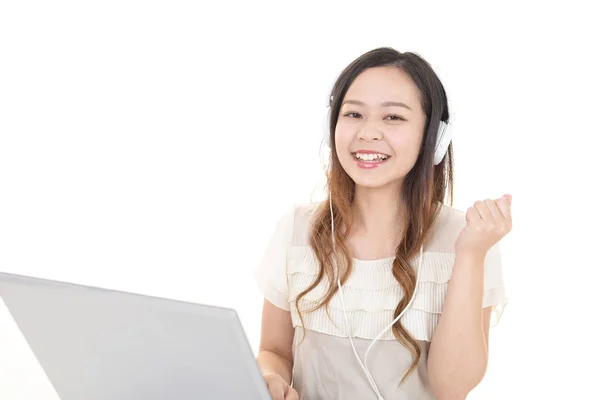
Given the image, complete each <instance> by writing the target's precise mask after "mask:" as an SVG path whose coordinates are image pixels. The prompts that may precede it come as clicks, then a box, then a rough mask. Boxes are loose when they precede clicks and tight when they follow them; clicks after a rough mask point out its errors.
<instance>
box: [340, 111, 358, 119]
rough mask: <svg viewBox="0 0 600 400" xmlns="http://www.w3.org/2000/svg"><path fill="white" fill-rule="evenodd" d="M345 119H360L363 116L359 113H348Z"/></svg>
mask: <svg viewBox="0 0 600 400" xmlns="http://www.w3.org/2000/svg"><path fill="white" fill-rule="evenodd" d="M344 117H350V118H360V117H361V115H360V114H359V113H357V112H348V113H346V114H344Z"/></svg>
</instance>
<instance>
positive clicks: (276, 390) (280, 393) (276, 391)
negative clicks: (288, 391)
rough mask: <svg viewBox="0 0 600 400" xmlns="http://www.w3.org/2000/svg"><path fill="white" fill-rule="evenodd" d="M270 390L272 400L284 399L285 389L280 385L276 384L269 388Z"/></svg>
mask: <svg viewBox="0 0 600 400" xmlns="http://www.w3.org/2000/svg"><path fill="white" fill-rule="evenodd" d="M269 389H270V392H271V396H273V400H285V389H284V388H283V386H281V385H277V387H271V388H269Z"/></svg>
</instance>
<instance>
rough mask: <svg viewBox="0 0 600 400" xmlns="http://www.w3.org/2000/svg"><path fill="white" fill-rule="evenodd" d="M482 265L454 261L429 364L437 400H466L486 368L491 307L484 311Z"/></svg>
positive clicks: (478, 261)
mask: <svg viewBox="0 0 600 400" xmlns="http://www.w3.org/2000/svg"><path fill="white" fill-rule="evenodd" d="M483 262H484V259H483V258H480V257H471V256H466V255H464V256H462V255H457V257H456V259H455V264H454V268H453V271H452V276H451V279H450V282H449V284H448V292H447V294H446V299H445V302H444V309H443V311H442V315H441V316H440V320H439V322H438V325H437V328H436V330H435V333H434V335H433V338H432V341H431V347H430V350H429V358H428V365H427V368H428V371H429V377H430V381H431V386H432V389H433V393H434V395H435V398H436V399H438V400H447V399H449V400H455V399H457V400H458V399H460V400H463V399H465V398H466V397H467V395H468V393H469V392H470V391H471V390H472V389H473V388H474V387H475V386H477V385H478V384H479V382H480V381H481V380H482V379H483V377H484V375H485V371H486V369H487V362H488V333H489V327H490V314H491V308H489V307H488V308H486V309H483V274H484V269H483Z"/></svg>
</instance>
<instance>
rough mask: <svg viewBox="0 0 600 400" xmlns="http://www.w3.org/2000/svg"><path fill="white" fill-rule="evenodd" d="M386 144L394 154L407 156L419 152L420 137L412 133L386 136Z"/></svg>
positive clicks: (397, 133)
mask: <svg viewBox="0 0 600 400" xmlns="http://www.w3.org/2000/svg"><path fill="white" fill-rule="evenodd" d="M387 142H388V144H389V145H390V147H391V148H392V150H394V152H396V153H399V154H404V155H409V154H413V153H418V152H419V148H420V146H421V135H418V134H415V133H414V132H402V133H400V132H396V133H395V134H393V135H392V134H390V135H388V136H387Z"/></svg>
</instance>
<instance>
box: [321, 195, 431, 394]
mask: <svg viewBox="0 0 600 400" xmlns="http://www.w3.org/2000/svg"><path fill="white" fill-rule="evenodd" d="M329 212H330V216H331V238H332V245H333V264H334V266H335V274H336V279H337V284H338V289H339V291H340V299H341V300H342V309H343V314H344V323H345V325H346V335H347V336H348V339H349V340H350V345H351V346H352V350H353V351H354V355H355V356H356V359H357V360H358V363H359V364H360V366H361V368H362V369H363V371H364V373H365V376H366V377H367V379H368V380H369V383H370V384H371V387H372V388H373V391H374V392H375V394H377V400H384V398H383V396H382V395H381V393H380V392H379V389H378V388H377V384H376V383H375V379H373V376H372V375H371V373H370V372H369V368H368V367H367V357H368V356H369V352H370V351H371V348H372V347H373V345H374V344H375V343H376V342H377V341H378V340H379V339H380V338H381V336H383V334H385V332H387V330H388V329H390V328H391V327H393V326H394V324H395V323H396V322H397V321H398V320H399V319H400V318H402V316H403V315H404V313H405V312H406V310H408V308H409V307H410V305H411V304H412V302H413V300H414V299H415V295H416V293H417V285H418V283H419V275H420V272H421V264H422V262H423V246H421V250H420V252H419V265H418V267H417V280H416V283H415V290H414V291H413V294H412V296H411V299H410V301H409V302H408V304H407V305H406V307H405V308H404V310H402V312H401V313H400V314H399V315H398V316H397V317H396V319H394V321H393V322H392V323H391V324H390V325H388V326H387V327H386V328H385V329H384V330H383V331H381V333H380V334H379V335H377V337H376V338H375V339H374V340H373V341H372V342H371V345H370V346H369V348H368V349H367V352H366V353H365V361H364V363H363V362H362V361H361V359H360V356H359V355H358V351H357V350H356V347H355V346H354V341H353V340H352V335H351V333H350V323H349V322H348V315H347V312H346V303H345V301H344V293H343V291H342V284H341V283H340V278H339V269H338V266H337V260H336V256H335V226H334V225H335V224H334V223H333V204H332V199H331V196H329Z"/></svg>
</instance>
